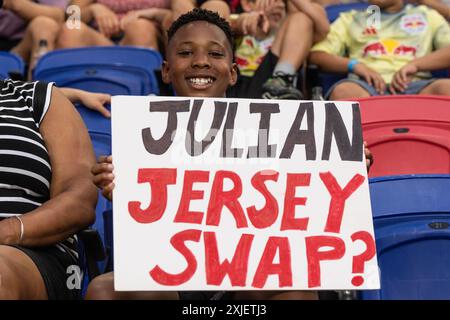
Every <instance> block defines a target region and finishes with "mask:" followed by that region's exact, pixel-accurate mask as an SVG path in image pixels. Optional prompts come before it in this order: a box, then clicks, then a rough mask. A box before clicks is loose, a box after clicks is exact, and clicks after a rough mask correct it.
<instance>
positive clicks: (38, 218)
mask: <svg viewBox="0 0 450 320" xmlns="http://www.w3.org/2000/svg"><path fill="white" fill-rule="evenodd" d="M40 131H41V134H42V136H43V138H44V141H45V143H46V146H47V149H48V152H49V156H50V161H51V165H52V181H51V185H50V200H48V201H47V202H46V203H44V204H43V205H42V206H41V207H39V208H38V209H35V210H33V211H31V212H29V213H27V214H25V215H23V216H22V220H23V225H24V238H23V241H22V243H21V244H23V245H24V246H29V247H35V246H47V245H52V244H55V243H57V242H60V241H62V240H64V239H67V237H69V236H70V235H72V234H74V233H76V232H78V231H79V230H81V229H83V228H85V227H87V226H88V225H90V224H92V223H93V222H94V220H95V204H96V201H97V190H96V188H95V185H94V184H93V183H92V179H93V177H92V175H91V173H90V168H91V167H92V165H93V164H94V163H95V157H94V152H93V150H92V145H91V142H90V140H89V136H88V133H87V130H86V128H85V127H84V125H83V122H82V120H81V118H80V116H79V115H78V114H77V112H76V111H75V109H74V107H73V105H72V104H71V103H70V102H69V101H68V100H67V98H66V97H65V96H64V95H63V94H62V93H61V92H60V90H58V89H56V88H54V89H53V94H52V100H51V104H50V107H49V110H48V112H47V114H46V115H45V118H44V120H43V121H42V123H41V126H40ZM0 235H1V236H0V243H2V244H17V243H18V239H19V235H20V224H18V220H17V219H14V218H10V219H5V220H3V221H1V222H0Z"/></svg>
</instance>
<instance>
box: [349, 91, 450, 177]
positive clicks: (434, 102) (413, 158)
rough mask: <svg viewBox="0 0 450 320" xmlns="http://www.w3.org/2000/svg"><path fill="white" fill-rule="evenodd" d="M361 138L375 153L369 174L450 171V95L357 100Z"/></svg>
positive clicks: (443, 172)
mask: <svg viewBox="0 0 450 320" xmlns="http://www.w3.org/2000/svg"><path fill="white" fill-rule="evenodd" d="M358 100H359V102H360V106H361V118H362V126H363V135H364V140H365V141H367V143H368V147H369V149H370V150H371V152H372V153H373V155H374V160H375V161H374V163H373V166H372V167H371V169H370V172H369V176H370V177H379V176H386V175H399V174H438V173H441V174H448V173H450V139H449V137H450V108H449V106H450V98H449V97H440V96H415V95H411V96H408V95H403V96H384V97H371V98H364V99H358Z"/></svg>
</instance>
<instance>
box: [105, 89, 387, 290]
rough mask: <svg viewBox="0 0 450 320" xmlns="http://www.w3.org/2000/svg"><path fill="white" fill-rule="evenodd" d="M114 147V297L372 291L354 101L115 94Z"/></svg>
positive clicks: (372, 259) (373, 268)
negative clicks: (216, 292) (261, 291)
mask: <svg viewBox="0 0 450 320" xmlns="http://www.w3.org/2000/svg"><path fill="white" fill-rule="evenodd" d="M191 133H193V136H194V137H193V138H191V136H192V134H191ZM112 141H113V145H112V149H113V164H114V168H115V169H114V174H115V177H116V178H115V184H116V187H115V190H114V196H113V197H114V201H113V212H114V213H113V217H114V218H113V222H114V271H115V288H116V290H119V291H120V290H125V291H132V290H135V291H141V290H142V291H144V290H180V291H182V290H259V289H264V290H268V289H270V290H277V289H281V290H294V289H302V290H330V289H378V288H379V274H378V266H377V259H376V250H375V241H374V232H373V223H372V214H371V207H370V195H369V188H368V178H367V171H366V165H365V157H364V152H363V141H362V133H361V119H360V113H359V106H358V104H357V103H354V102H326V101H287V100H250V99H225V98H223V99H222V98H220V99H215V98H205V99H202V98H196V99H194V98H184V97H133V96H116V97H113V100H112Z"/></svg>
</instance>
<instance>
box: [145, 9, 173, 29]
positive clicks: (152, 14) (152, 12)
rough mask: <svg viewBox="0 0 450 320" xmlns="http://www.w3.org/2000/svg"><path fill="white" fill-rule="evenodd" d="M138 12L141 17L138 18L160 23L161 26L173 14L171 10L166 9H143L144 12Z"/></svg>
mask: <svg viewBox="0 0 450 320" xmlns="http://www.w3.org/2000/svg"><path fill="white" fill-rule="evenodd" d="M137 12H138V14H139V16H138V17H139V18H145V19H149V20H154V21H156V22H158V23H160V24H161V25H162V24H163V22H164V21H165V19H167V17H168V16H169V15H171V14H172V11H171V10H169V9H164V8H150V9H143V10H139V11H137Z"/></svg>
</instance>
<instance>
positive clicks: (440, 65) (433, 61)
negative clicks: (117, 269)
mask: <svg viewBox="0 0 450 320" xmlns="http://www.w3.org/2000/svg"><path fill="white" fill-rule="evenodd" d="M410 64H413V65H414V66H416V67H417V72H419V71H434V70H439V69H445V68H450V46H448V47H445V48H442V49H440V50H437V51H434V52H432V53H430V54H427V55H426V56H423V57H420V58H417V59H414V60H413V61H411V62H410Z"/></svg>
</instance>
